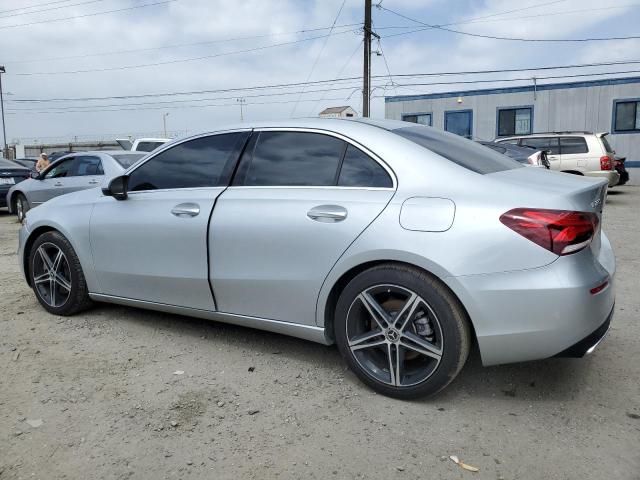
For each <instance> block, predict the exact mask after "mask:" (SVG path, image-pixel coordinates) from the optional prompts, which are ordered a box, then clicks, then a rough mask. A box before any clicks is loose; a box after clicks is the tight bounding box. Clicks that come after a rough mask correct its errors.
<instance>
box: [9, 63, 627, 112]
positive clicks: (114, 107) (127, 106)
mask: <svg viewBox="0 0 640 480" xmlns="http://www.w3.org/2000/svg"><path fill="white" fill-rule="evenodd" d="M630 73H634V74H635V73H640V70H625V71H615V72H595V73H582V74H566V75H548V76H540V77H536V79H537V80H556V79H567V78H578V77H592V76H602V75H621V74H630ZM523 81H527V82H530V81H531V77H518V78H500V79H497V78H494V79H484V80H482V79H480V80H448V81H442V82H426V83H425V82H423V83H396V82H394V86H395V87H397V88H405V87H415V86H441V85H468V84H484V83H503V82H523ZM381 86H384V85H382V84H380V85H377V87H381ZM354 88H356V89H357V87H354V86H353V85H351V86H345V87H337V88H331V89H328V90H327V89H323V90H313V91H306V92H304V93H307V94H309V93H318V92H326V91H340V90H353V89H354ZM300 93H301V92H283V93H266V94H259V95H253V96H249V97H248V98H260V97H271V96H280V95H297V94H300ZM236 98H237V97H234V96H230V97H218V98H200V99H190V100H174V101H162V102H143V103H121V104H108V105H94V106H86V107H85V106H77V105H76V106H66V107H51V108H49V109H47V110H42V109H41V107H35V108H12V109H11V110H8V111H9V112H11V113H22V112H34V113H65V112H68V113H79V112H87V113H90V112H102V111H105V112H109V111H129V110H149V109H151V110H157V109H162V108H192V107H193V108H197V107H201V106H214V105H212V104H205V105H203V104H202V102H205V101H220V100H235V99H236ZM243 98H247V97H243ZM322 100H324V96H323V98H320V99H317V100H314V99H298V100H295V101H300V102H310V101H314V102H320V101H322ZM328 100H344V97H337V98H331V99H328ZM190 102H191V103H193V102H199V103H197V104H195V105H185V104H186V103H190ZM276 103H294V100H293V99H292V100H282V101H275V102H251V103H249V102H247V103H246V104H247V105H262V104H265V105H266V104H276ZM175 104H182V105H175ZM228 105H234V104H215V106H228Z"/></svg>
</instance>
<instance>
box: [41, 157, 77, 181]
mask: <svg viewBox="0 0 640 480" xmlns="http://www.w3.org/2000/svg"><path fill="white" fill-rule="evenodd" d="M73 161H74V159H73V158H68V159H67V160H62V161H61V162H58V163H56V164H55V165H54V166H53V167H52V168H51V169H50V170H49V171H48V172H47V173H46V175H45V176H44V177H45V178H62V177H70V176H71V171H72V169H73Z"/></svg>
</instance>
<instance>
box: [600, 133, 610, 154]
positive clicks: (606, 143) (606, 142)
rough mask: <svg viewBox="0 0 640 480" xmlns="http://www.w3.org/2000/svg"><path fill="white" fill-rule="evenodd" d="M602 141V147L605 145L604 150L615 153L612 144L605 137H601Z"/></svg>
mask: <svg viewBox="0 0 640 480" xmlns="http://www.w3.org/2000/svg"><path fill="white" fill-rule="evenodd" d="M600 140H602V145H604V150H605V151H606V152H609V153H611V152H613V148H611V144H610V143H609V140H607V137H606V136H605V135H603V136H602V137H600Z"/></svg>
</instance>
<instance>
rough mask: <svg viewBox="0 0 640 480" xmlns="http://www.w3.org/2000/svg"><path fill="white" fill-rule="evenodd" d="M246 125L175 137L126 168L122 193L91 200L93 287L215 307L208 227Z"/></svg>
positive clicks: (178, 303)
mask: <svg viewBox="0 0 640 480" xmlns="http://www.w3.org/2000/svg"><path fill="white" fill-rule="evenodd" d="M249 134H250V132H249V131H246V130H245V131H236V132H228V133H224V134H217V135H205V136H200V137H197V138H194V139H189V140H186V141H184V142H181V143H178V144H174V145H172V146H171V147H169V148H167V149H164V150H161V151H160V152H158V153H157V154H155V155H153V156H151V157H150V158H149V159H148V160H146V161H145V162H143V163H142V164H140V165H136V166H135V167H134V170H133V171H131V172H130V173H129V189H128V190H129V192H128V198H127V199H126V200H122V201H118V200H116V199H115V198H113V197H108V196H104V197H102V198H99V199H98V200H97V202H96V203H95V206H94V210H93V213H92V216H91V225H90V239H91V248H92V254H93V261H94V268H95V273H96V276H97V278H98V282H99V288H100V291H99V292H94V293H101V294H104V295H108V296H111V297H121V298H128V299H134V300H142V301H146V302H153V303H156V304H165V305H174V306H180V307H189V308H194V309H200V310H215V308H216V306H215V302H214V299H213V296H212V294H211V289H210V286H209V270H208V255H207V254H208V244H207V241H208V238H207V228H208V225H209V219H210V216H211V211H212V210H213V206H214V204H215V202H216V199H217V198H218V196H219V195H220V193H221V192H222V191H223V190H224V189H225V188H226V187H227V186H228V183H229V179H230V178H231V172H232V171H233V168H234V167H235V164H236V162H237V160H238V156H239V152H240V150H241V148H242V147H243V146H244V144H245V142H246V140H247V138H248V136H249Z"/></svg>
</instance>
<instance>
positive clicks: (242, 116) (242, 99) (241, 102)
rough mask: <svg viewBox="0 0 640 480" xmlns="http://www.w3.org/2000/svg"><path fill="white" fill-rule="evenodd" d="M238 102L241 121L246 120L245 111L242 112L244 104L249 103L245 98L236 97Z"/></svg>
mask: <svg viewBox="0 0 640 480" xmlns="http://www.w3.org/2000/svg"><path fill="white" fill-rule="evenodd" d="M236 102H238V103H239V104H240V121H241V122H244V113H243V112H242V106H243V105H244V104H245V103H247V101H246V100H245V99H244V98H236Z"/></svg>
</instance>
